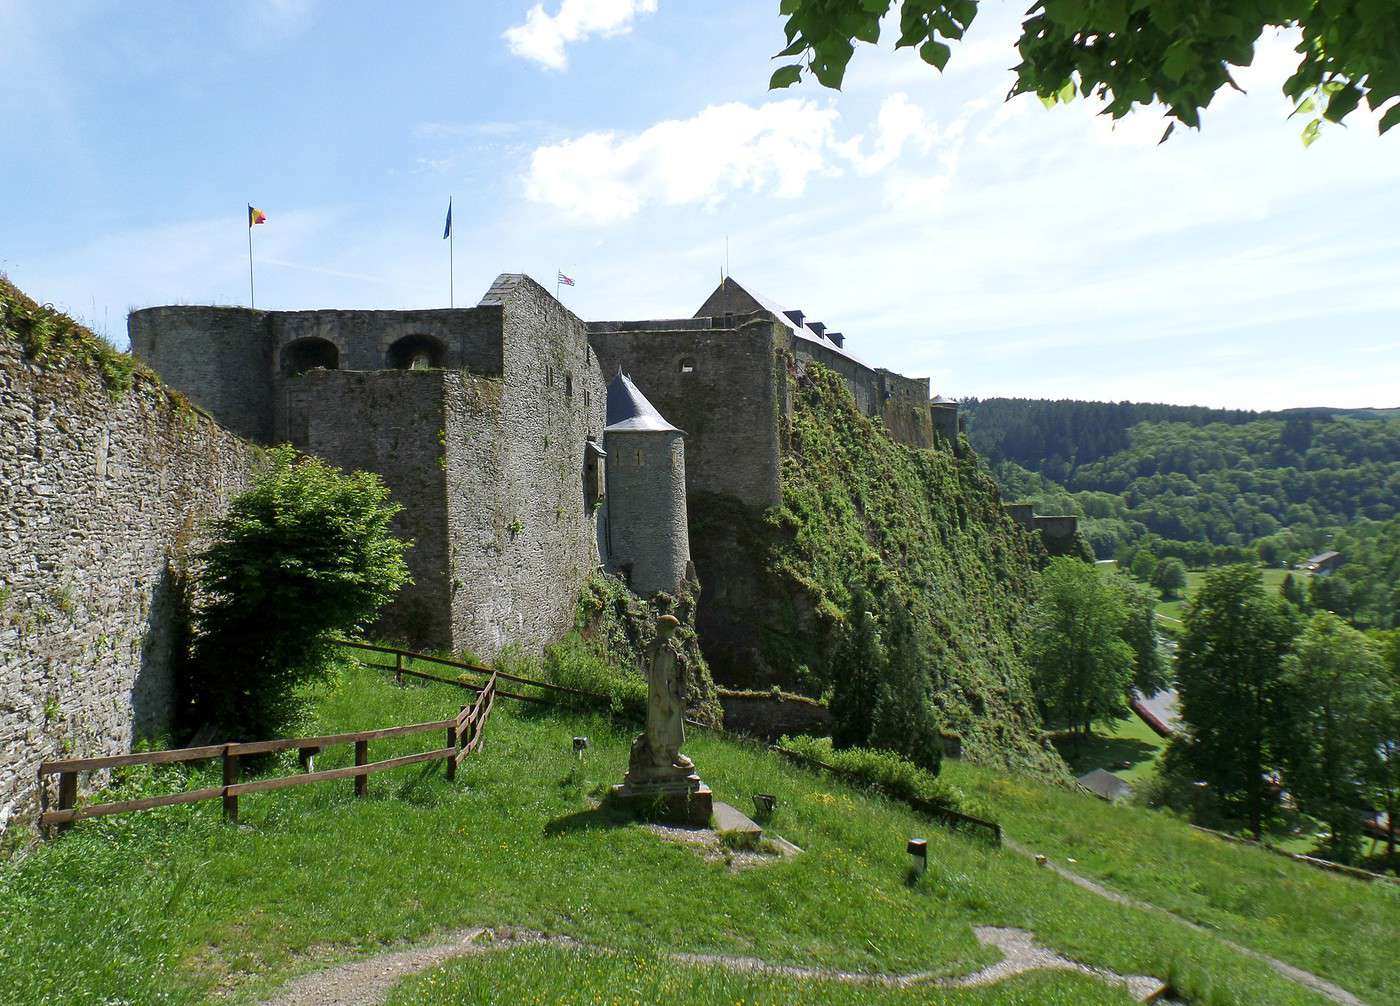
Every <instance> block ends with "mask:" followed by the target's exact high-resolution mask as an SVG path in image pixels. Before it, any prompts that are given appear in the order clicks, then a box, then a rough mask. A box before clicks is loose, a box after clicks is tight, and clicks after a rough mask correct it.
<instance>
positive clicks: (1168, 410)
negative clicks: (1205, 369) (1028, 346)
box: [963, 398, 1400, 564]
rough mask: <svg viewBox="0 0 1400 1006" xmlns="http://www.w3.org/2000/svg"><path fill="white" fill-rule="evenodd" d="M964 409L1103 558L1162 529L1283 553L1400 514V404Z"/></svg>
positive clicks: (997, 470) (991, 452)
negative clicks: (1073, 518)
mask: <svg viewBox="0 0 1400 1006" xmlns="http://www.w3.org/2000/svg"><path fill="white" fill-rule="evenodd" d="M963 408H964V414H965V415H966V416H967V425H968V439H969V440H970V441H971V443H972V445H973V447H974V448H975V449H976V450H977V452H978V454H979V455H980V457H981V459H982V461H983V462H984V463H986V464H987V466H988V467H989V468H990V469H991V470H992V472H993V473H994V474H995V476H996V478H997V481H998V483H999V484H1000V486H1001V488H1002V491H1003V493H1004V494H1005V495H1007V496H1009V497H1014V498H1020V499H1027V500H1033V501H1035V502H1037V503H1038V505H1039V507H1040V509H1041V512H1043V513H1049V512H1070V513H1077V514H1080V515H1081V516H1082V517H1084V518H1085V519H1084V520H1083V521H1082V522H1081V523H1082V530H1083V531H1084V533H1085V537H1086V538H1087V539H1088V540H1089V541H1090V543H1091V544H1092V545H1093V546H1094V549H1095V551H1096V552H1097V553H1098V554H1099V555H1100V556H1101V557H1104V558H1107V557H1109V556H1113V555H1115V554H1119V553H1121V552H1123V551H1124V550H1125V549H1126V548H1131V547H1136V546H1137V545H1139V544H1142V543H1146V542H1148V541H1149V539H1151V542H1152V547H1153V550H1154V551H1155V552H1157V554H1158V555H1179V556H1181V557H1182V558H1184V559H1186V560H1187V561H1188V562H1192V563H1199V564H1204V563H1210V562H1219V561H1231V560H1237V559H1244V558H1260V557H1262V558H1264V559H1266V560H1267V561H1271V562H1274V561H1283V560H1286V559H1289V558H1292V557H1295V556H1297V555H1298V554H1300V553H1306V552H1309V551H1312V550H1318V549H1320V548H1322V547H1323V546H1325V545H1326V544H1327V543H1328V542H1329V541H1330V540H1331V536H1332V535H1333V534H1335V533H1336V532H1337V531H1338V530H1339V529H1341V528H1344V527H1348V526H1350V525H1353V524H1356V523H1357V522H1363V521H1389V520H1391V519H1393V518H1395V517H1397V516H1400V409H1326V408H1309V409H1290V410H1287V411H1285V412H1272V413H1266V412H1249V411H1244V410H1232V409H1230V410H1227V409H1205V408H1196V407H1187V406H1176V405H1153V404H1137V403H1132V402H1118V403H1109V402H1080V401H1056V402H1052V401H1043V400H1035V399H1016V398H997V399H986V400H980V401H979V400H970V401H968V402H967V403H965V405H964V407H963ZM1261 549H1262V550H1261Z"/></svg>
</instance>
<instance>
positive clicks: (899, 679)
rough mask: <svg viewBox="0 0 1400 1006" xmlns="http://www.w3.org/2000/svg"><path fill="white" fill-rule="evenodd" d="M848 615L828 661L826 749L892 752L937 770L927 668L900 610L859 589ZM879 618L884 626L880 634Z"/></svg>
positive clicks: (939, 750)
mask: <svg viewBox="0 0 1400 1006" xmlns="http://www.w3.org/2000/svg"><path fill="white" fill-rule="evenodd" d="M852 603H853V612H854V614H853V616H852V618H851V620H850V624H849V625H848V627H847V629H846V632H845V633H844V635H843V636H842V638H841V641H840V643H839V644H838V649H837V654H836V657H835V659H834V661H833V665H834V666H833V671H834V673H835V675H836V677H835V682H834V684H833V687H832V701H831V707H832V715H833V723H832V731H831V739H832V744H833V745H834V746H835V747H837V748H839V749H846V748H874V749H879V750H884V751H893V752H895V753H897V754H900V755H903V756H904V757H905V758H908V759H909V760H910V761H912V762H914V763H915V764H918V765H921V766H923V767H924V768H927V769H930V770H931V771H933V772H937V771H938V770H939V768H940V766H941V763H942V758H943V744H942V739H941V738H940V736H939V730H938V717H937V713H936V711H935V709H934V707H933V702H932V695H933V686H932V682H931V681H930V679H929V673H928V667H929V666H930V664H931V660H930V658H929V652H930V651H929V647H928V645H927V641H926V640H925V639H924V638H922V636H921V634H920V633H919V632H918V630H917V627H916V626H915V624H914V621H913V619H911V618H910V616H909V613H908V611H907V610H906V609H905V607H904V606H903V605H900V604H890V605H889V606H887V607H884V608H883V609H882V610H880V611H878V613H877V612H876V611H874V610H872V608H876V607H879V606H878V604H877V602H875V601H874V599H873V598H872V596H871V595H870V593H869V592H868V591H867V590H866V589H865V588H863V587H858V588H856V589H855V590H854V591H853V592H852ZM881 620H883V621H884V622H885V623H887V624H886V626H885V627H884V628H883V629H882V627H881V624H880V623H881Z"/></svg>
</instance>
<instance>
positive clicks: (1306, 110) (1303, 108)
mask: <svg viewBox="0 0 1400 1006" xmlns="http://www.w3.org/2000/svg"><path fill="white" fill-rule="evenodd" d="M1316 107H1317V102H1315V101H1313V100H1312V99H1311V98H1306V99H1304V101H1303V103H1302V104H1301V105H1299V106H1298V107H1297V108H1295V109H1293V111H1291V112H1289V113H1288V117H1289V118H1290V119H1291V118H1293V116H1295V115H1311V114H1312V113H1313V110H1314V109H1315V108H1316Z"/></svg>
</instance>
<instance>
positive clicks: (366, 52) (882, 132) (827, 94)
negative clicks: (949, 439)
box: [0, 0, 1400, 409]
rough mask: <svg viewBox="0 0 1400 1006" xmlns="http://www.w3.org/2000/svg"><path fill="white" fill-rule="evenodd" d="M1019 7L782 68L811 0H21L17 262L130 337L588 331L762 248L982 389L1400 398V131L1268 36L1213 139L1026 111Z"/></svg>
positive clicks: (822, 299) (1, 32)
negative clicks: (949, 46)
mask: <svg viewBox="0 0 1400 1006" xmlns="http://www.w3.org/2000/svg"><path fill="white" fill-rule="evenodd" d="M1024 8H1025V5H1024V0H1021V2H1019V3H1006V2H1002V3H998V2H997V0H985V2H984V4H983V10H982V12H981V13H980V14H979V16H978V19H977V21H976V22H974V24H973V26H972V28H971V30H970V31H969V32H968V35H967V37H966V39H964V41H963V42H962V43H960V44H958V45H956V46H955V47H954V50H953V55H952V59H951V60H950V61H949V63H948V66H947V68H946V71H945V72H944V73H943V74H941V75H940V74H939V73H938V72H937V71H935V70H934V69H933V68H932V67H929V66H927V65H925V64H923V63H921V62H920V61H919V59H918V57H917V56H916V55H915V54H914V53H913V51H912V50H908V49H905V50H900V51H898V52H896V51H895V50H894V49H893V37H894V35H895V34H897V33H895V32H893V31H889V30H887V32H886V33H885V34H886V37H885V41H884V43H883V44H882V45H879V46H869V45H861V46H859V48H858V51H857V54H856V56H855V58H854V59H853V60H852V62H851V65H850V68H849V70H848V73H847V77H846V83H845V86H844V89H843V90H842V91H840V92H836V91H831V90H828V89H825V88H822V87H820V86H819V85H817V84H816V83H815V82H810V83H803V84H802V85H800V86H797V87H794V88H789V89H787V90H783V91H777V92H771V91H769V90H768V88H767V84H768V77H769V75H770V74H771V72H772V70H773V69H774V67H775V66H776V65H777V64H775V63H774V62H773V61H772V60H771V57H772V55H773V53H775V52H776V51H777V50H778V49H780V48H781V47H782V45H783V44H784V39H783V34H782V19H781V17H780V16H779V15H778V13H777V3H776V0H771V2H769V0H765V2H753V0H703V2H701V0H544V2H543V3H542V4H540V3H531V2H524V0H471V2H467V3H461V2H458V3H449V2H442V3H433V2H426V0H425V2H416V3H413V4H405V5H389V4H384V3H380V2H368V0H337V2H334V3H332V2H330V0H243V2H241V3H239V4H190V3H186V2H168V3H162V2H157V0H148V2H143V3H140V4H129V3H128V4H122V3H118V2H115V0H112V2H96V0H64V2H63V3H53V2H52V0H33V2H31V0H0V136H3V140H0V193H3V195H4V197H5V198H4V203H3V209H0V272H5V273H7V274H8V275H9V277H10V278H11V280H13V281H14V282H15V283H17V284H18V285H19V286H20V287H21V288H23V289H24V290H25V291H26V292H28V293H29V294H30V295H31V296H33V297H35V298H36V299H38V300H41V301H48V302H52V303H54V304H56V305H57V306H59V307H61V308H63V309H65V310H67V311H68V312H69V313H71V314H73V315H74V316H75V317H78V318H80V319H82V320H84V321H86V322H88V323H89V324H91V325H92V327H93V328H94V329H96V330H98V331H99V332H101V333H103V334H105V335H106V336H108V337H109V338H110V339H112V341H113V342H115V343H116V344H117V345H119V346H125V345H126V335H125V316H126V313H127V312H128V311H129V310H131V309H133V308H136V307H145V306H150V305H153V304H198V303H217V304H246V303H247V302H248V297H249V290H248V236H249V235H248V228H247V216H246V214H247V211H246V206H247V204H249V203H251V204H253V205H255V206H257V207H259V208H261V209H262V210H263V211H264V212H265V213H266V214H267V218H268V219H267V223H266V224H264V225H260V226H258V227H257V228H256V229H255V231H254V233H253V235H252V237H253V241H254V256H255V266H256V292H257V304H258V307H260V308H288V309H290V308H318V307H358V308H408V307H413V308H421V307H446V306H447V304H448V297H449V271H448V242H446V241H443V240H442V231H443V218H444V216H445V212H446V209H447V203H448V199H449V198H451V199H452V204H453V207H454V209H453V218H454V223H455V238H454V241H453V247H454V250H455V281H454V288H455V298H456V303H457V304H458V305H459V306H461V305H470V304H474V303H475V302H476V301H477V300H478V299H479V298H480V296H481V295H482V294H483V293H484V292H485V291H486V289H487V287H488V286H489V285H490V283H491V281H492V279H493V278H494V277H495V276H496V275H497V274H499V273H502V272H525V273H528V274H530V275H531V276H533V277H534V278H535V279H536V280H538V281H539V282H540V283H542V284H544V285H545V286H546V287H547V288H549V289H551V290H552V289H553V288H554V285H555V276H556V273H557V272H558V271H560V270H562V271H563V272H564V273H566V274H568V275H569V276H571V277H573V278H574V279H575V280H576V286H574V287H573V288H571V289H570V288H565V289H564V290H563V297H562V299H563V300H564V302H565V303H566V305H567V306H568V307H570V308H571V309H572V310H573V311H574V312H575V313H577V314H578V315H579V316H580V317H582V318H584V319H586V320H615V319H629V318H674V317H688V316H690V315H692V314H693V313H694V312H695V310H696V308H697V307H698V306H699V305H700V304H701V302H702V301H703V300H704V299H705V297H706V296H707V295H708V293H709V292H710V290H711V289H712V288H713V287H714V285H715V284H716V283H717V282H718V280H719V278H720V275H721V273H722V271H723V270H724V269H725V267H726V261H727V263H728V271H729V273H730V275H732V276H733V277H734V278H735V279H736V280H738V281H739V282H740V283H742V284H744V285H746V286H749V287H751V288H752V289H754V290H757V291H759V292H761V293H763V294H764V295H765V296H767V297H768V298H770V299H771V300H774V301H777V302H779V303H781V304H784V305H785V306H787V307H790V308H800V309H802V310H803V311H804V312H806V314H807V317H808V318H809V319H816V320H821V321H824V322H826V323H827V325H828V326H829V327H830V328H832V329H839V330H840V331H843V332H844V333H846V336H847V343H846V345H847V348H848V349H850V350H852V351H853V352H855V353H856V354H857V355H859V356H860V357H862V358H863V359H865V360H866V361H867V362H869V363H871V364H874V365H878V366H885V367H889V368H891V369H894V370H897V371H900V372H902V373H905V374H909V375H916V376H929V377H930V378H932V381H933V388H934V391H935V392H937V393H941V394H944V395H949V396H953V397H959V398H962V397H968V396H977V397H984V398H985V397H991V396H1003V395H1006V396H1024V397H1036V398H1085V399H1096V400H1133V401H1161V402H1176V403H1183V404H1202V405H1211V406H1219V407H1232V408H1255V409H1276V408H1288V407H1294V406H1307V405H1328V406H1338V407H1363V406H1378V407H1388V406H1396V405H1400V129H1397V130H1395V131H1394V132H1392V133H1391V134H1388V135H1387V136H1384V137H1378V136H1377V135H1376V129H1375V119H1374V117H1371V116H1369V115H1368V114H1367V113H1365V111H1364V108H1363V110H1362V111H1361V112H1360V113H1358V114H1356V115H1355V116H1353V119H1355V121H1354V122H1353V121H1351V120H1349V125H1348V126H1346V127H1340V126H1333V127H1329V128H1327V129H1325V130H1324V132H1323V135H1322V137H1321V138H1320V139H1319V140H1318V142H1316V143H1315V144H1313V145H1312V146H1311V147H1309V148H1304V147H1303V145H1302V144H1301V142H1300V140H1299V131H1300V129H1301V127H1302V123H1301V122H1300V121H1299V120H1297V119H1294V120H1291V121H1288V120H1286V116H1287V114H1288V112H1289V111H1290V107H1289V105H1288V103H1287V102H1286V100H1285V99H1284V98H1283V96H1282V95H1281V93H1280V91H1279V86H1280V84H1281V83H1282V82H1283V80H1284V79H1285V78H1286V77H1287V76H1288V75H1289V73H1290V72H1291V69H1292V66H1293V65H1296V62H1297V59H1298V57H1297V55H1296V54H1295V53H1294V52H1293V51H1292V47H1293V45H1295V44H1296V39H1293V38H1290V37H1289V36H1288V35H1287V34H1286V33H1276V32H1272V31H1271V32H1269V33H1267V34H1266V36H1265V37H1264V38H1262V39H1261V40H1260V43H1259V45H1258V46H1257V48H1256V52H1255V58H1254V61H1253V63H1252V65H1251V66H1249V67H1246V68H1241V69H1240V70H1239V71H1238V72H1237V73H1236V77H1237V79H1238V80H1239V81H1240V83H1241V85H1242V86H1243V87H1244V89H1245V91H1246V93H1245V94H1238V93H1235V92H1225V93H1223V94H1221V95H1219V96H1218V97H1217V98H1216V100H1215V102H1214V103H1213V104H1212V105H1211V107H1210V108H1209V109H1208V110H1207V112H1206V113H1205V115H1204V119H1203V129H1202V130H1201V131H1199V132H1195V131H1191V130H1186V129H1182V128H1179V129H1177V130H1176V131H1175V133H1174V135H1173V136H1172V138H1171V139H1170V140H1169V141H1168V142H1167V143H1166V144H1163V145H1160V146H1159V145H1158V144H1157V140H1158V139H1159V137H1160V136H1161V133H1162V130H1163V128H1164V127H1165V121H1164V120H1163V118H1162V114H1161V111H1160V110H1153V109H1144V110H1139V111H1136V112H1134V113H1133V115H1131V116H1130V117H1129V118H1128V119H1126V120H1124V121H1122V122H1119V123H1118V124H1116V125H1113V124H1111V123H1110V122H1109V120H1108V119H1107V117H1105V116H1101V115H1098V114H1096V113H1097V111H1098V109H1097V108H1096V107H1095V106H1094V105H1093V104H1092V103H1090V102H1085V101H1082V100H1081V101H1076V102H1073V103H1071V104H1069V105H1067V106H1061V107H1056V108H1053V109H1048V110H1047V109H1045V108H1043V107H1042V106H1041V104H1040V102H1039V101H1038V100H1037V99H1036V98H1034V97H1033V96H1022V97H1018V98H1016V99H1013V100H1011V101H1009V102H1008V101H1006V100H1005V96H1006V93H1007V91H1008V90H1009V89H1010V87H1011V84H1012V82H1013V74H1012V73H1011V71H1010V70H1009V69H1008V68H1009V67H1011V66H1013V65H1014V64H1015V63H1016V61H1017V58H1016V53H1015V50H1014V41H1015V38H1016V36H1017V34H1018V21H1019V16H1020V15H1021V14H1022V13H1023V11H1024Z"/></svg>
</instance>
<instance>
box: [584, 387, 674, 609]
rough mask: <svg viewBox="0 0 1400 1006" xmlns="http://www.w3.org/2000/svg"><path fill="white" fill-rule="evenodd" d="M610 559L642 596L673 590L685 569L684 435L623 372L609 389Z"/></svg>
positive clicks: (606, 435)
mask: <svg viewBox="0 0 1400 1006" xmlns="http://www.w3.org/2000/svg"><path fill="white" fill-rule="evenodd" d="M603 436H604V449H605V450H606V451H607V457H608V461H607V475H608V481H607V492H608V557H609V560H610V563H611V565H612V566H613V568H614V569H617V570H618V571H620V572H621V573H623V574H624V575H625V576H626V577H627V579H628V581H629V582H630V584H631V585H632V589H633V590H634V591H636V592H637V593H638V594H640V595H642V596H643V597H649V596H651V595H652V594H655V593H656V592H657V591H674V590H675V589H676V588H677V587H679V586H680V585H681V583H682V582H683V581H684V580H685V576H686V566H687V565H689V563H690V534H689V531H688V530H687V526H686V513H685V434H684V433H682V432H681V431H680V430H678V429H676V428H675V427H674V426H672V425H671V424H670V423H668V422H667V421H666V420H665V419H664V418H662V416H661V413H659V412H657V411H656V407H655V406H653V405H652V404H651V402H649V401H647V399H646V396H645V395H643V394H642V393H641V392H640V391H638V390H637V386H636V385H635V384H633V383H632V381H631V379H630V378H629V377H628V376H627V375H626V374H624V373H623V372H622V371H621V369H619V370H618V372H617V376H616V377H614V378H613V379H612V381H611V383H609V384H608V411H607V426H606V427H605V428H604V429H603Z"/></svg>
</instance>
